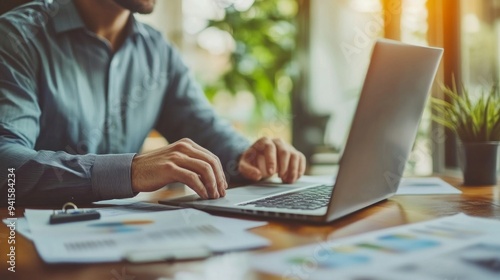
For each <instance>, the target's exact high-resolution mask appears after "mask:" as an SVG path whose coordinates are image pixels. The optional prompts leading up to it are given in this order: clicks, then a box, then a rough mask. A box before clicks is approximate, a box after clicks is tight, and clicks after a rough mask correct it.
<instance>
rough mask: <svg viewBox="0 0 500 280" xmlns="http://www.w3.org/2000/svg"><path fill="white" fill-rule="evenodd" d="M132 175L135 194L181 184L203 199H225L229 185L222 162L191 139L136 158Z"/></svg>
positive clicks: (133, 162)
mask: <svg viewBox="0 0 500 280" xmlns="http://www.w3.org/2000/svg"><path fill="white" fill-rule="evenodd" d="M131 172H132V189H133V191H134V192H147V191H155V190H157V189H159V188H161V187H163V186H165V185H166V184H169V183H173V182H180V183H183V184H186V185H187V186H188V187H190V188H191V189H193V190H194V191H195V192H196V193H197V194H198V195H199V196H200V197H202V198H204V199H207V198H219V197H222V196H225V195H226V191H225V190H226V189H227V181H226V177H225V176H224V172H223V169H222V166H221V163H220V161H219V158H218V157H217V156H215V155H214V154H212V153H211V152H210V151H208V150H207V149H205V148H203V147H201V146H199V145H198V144H196V143H195V142H193V141H192V140H190V139H182V140H179V141H177V142H175V143H173V144H170V145H168V146H166V147H165V148H161V149H158V150H155V151H152V152H150V153H146V154H142V155H137V156H136V157H134V159H133V161H132V171H131Z"/></svg>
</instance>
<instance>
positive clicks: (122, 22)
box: [75, 0, 130, 51]
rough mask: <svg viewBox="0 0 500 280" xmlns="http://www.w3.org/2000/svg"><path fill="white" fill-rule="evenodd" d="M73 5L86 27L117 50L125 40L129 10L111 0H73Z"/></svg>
mask: <svg viewBox="0 0 500 280" xmlns="http://www.w3.org/2000/svg"><path fill="white" fill-rule="evenodd" d="M75 5H76V8H77V9H78V12H79V13H80V16H81V17H82V20H83V21H84V23H85V25H86V26H87V28H88V29H89V30H90V31H92V32H94V33H95V34H96V35H97V36H99V37H100V38H103V39H106V40H107V41H109V43H110V45H111V48H112V49H113V51H116V50H118V49H119V48H120V46H121V45H122V43H123V41H124V40H125V36H126V32H127V31H126V26H127V21H128V19H129V17H130V11H129V10H127V9H125V8H123V7H121V6H119V5H118V4H116V3H115V2H114V1H113V0H75Z"/></svg>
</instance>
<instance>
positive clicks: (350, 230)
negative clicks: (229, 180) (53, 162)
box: [0, 178, 500, 280]
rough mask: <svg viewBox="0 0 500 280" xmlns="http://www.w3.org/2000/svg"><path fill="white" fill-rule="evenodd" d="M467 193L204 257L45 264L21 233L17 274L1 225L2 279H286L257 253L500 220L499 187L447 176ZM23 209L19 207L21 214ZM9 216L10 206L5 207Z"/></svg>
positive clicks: (409, 200)
mask: <svg viewBox="0 0 500 280" xmlns="http://www.w3.org/2000/svg"><path fill="white" fill-rule="evenodd" d="M444 179H445V180H447V181H448V182H450V183H451V184H452V185H455V186H457V187H458V188H460V189H461V190H462V191H463V194H461V195H427V196H395V197H393V198H391V199H389V200H387V201H383V202H381V203H378V204H376V205H374V206H372V207H369V208H367V209H364V210H362V211H359V212H357V213H354V214H351V215H349V216H347V217H345V218H343V219H340V220H338V221H335V222H333V223H331V224H329V225H325V226H315V225H305V224H301V223H290V222H277V221H270V222H269V224H268V225H266V226H263V227H259V228H255V229H253V230H252V232H253V233H256V234H259V235H261V236H264V237H266V238H268V239H269V240H271V242H272V245H271V246H270V247H268V248H264V249H261V250H255V251H246V252H241V253H230V254H224V255H219V256H215V257H211V258H209V259H206V260H200V261H186V262H176V263H152V264H141V265H136V264H129V263H126V262H123V263H110V264H91V265H47V264H44V263H43V262H42V260H41V259H40V257H39V256H38V254H37V253H36V251H35V248H34V246H33V245H32V243H31V241H29V240H26V239H25V238H23V237H22V236H21V235H19V234H17V235H16V273H11V272H8V271H7V265H6V261H7V256H6V254H7V253H8V252H7V247H6V246H7V244H6V241H7V236H8V234H9V231H8V229H7V228H6V227H5V226H1V227H0V262H1V266H0V267H1V271H0V279H30V280H31V279H50V280H59V279H60V280H99V279H105V280H143V279H146V280H147V279H200V280H201V279H214V280H219V279H220V280H225V279H228V280H237V279H282V278H281V277H276V276H271V275H265V274H261V273H258V272H256V271H252V270H251V269H250V268H249V266H248V260H250V259H251V258H253V257H255V253H260V252H268V251H274V250H279V249H284V248H290V247H294V246H299V245H303V244H309V243H315V242H320V241H324V240H330V239H336V238H340V237H345V236H350V235H354V234H359V233H364V232H367V231H373V230H377V229H382V228H387V227H392V226H398V225H404V224H409V223H415V222H419V221H425V220H429V219H433V218H438V217H443V216H448V215H453V214H456V213H460V212H462V213H465V214H468V215H472V216H478V217H487V218H496V219H500V186H489V187H487V186H486V187H462V186H460V181H458V180H456V179H452V178H444ZM183 192H185V190H184V189H182V188H180V189H179V188H178V189H174V190H167V189H164V190H160V191H157V192H154V193H151V194H140V195H139V197H138V199H141V200H146V201H157V200H158V199H159V198H163V197H167V196H172V195H180V194H182V193H183ZM23 212H24V209H16V214H18V216H21V215H22V213H23ZM0 215H1V217H2V218H6V217H8V216H7V210H6V209H5V208H3V209H1V210H0Z"/></svg>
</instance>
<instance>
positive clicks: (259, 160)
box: [257, 155, 269, 177]
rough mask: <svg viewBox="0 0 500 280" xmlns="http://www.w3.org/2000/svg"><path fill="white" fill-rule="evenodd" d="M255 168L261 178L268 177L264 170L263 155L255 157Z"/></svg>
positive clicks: (264, 161) (264, 159) (264, 160)
mask: <svg viewBox="0 0 500 280" xmlns="http://www.w3.org/2000/svg"><path fill="white" fill-rule="evenodd" d="M257 168H259V171H260V173H261V174H262V176H264V177H267V176H269V174H268V173H267V169H266V158H265V157H264V156H263V155H258V156H257Z"/></svg>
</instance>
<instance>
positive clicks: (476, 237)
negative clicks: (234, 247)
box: [253, 214, 500, 280]
mask: <svg viewBox="0 0 500 280" xmlns="http://www.w3.org/2000/svg"><path fill="white" fill-rule="evenodd" d="M499 236H500V221H497V220H489V219H484V218H474V217H469V216H466V215H464V214H458V215H455V216H451V217H446V218H441V219H436V220H432V221H429V222H423V223H418V224H412V225H406V226H400V227H394V228H390V229H385V230H380V231H375V232H370V233H366V234H362V235H358V236H355V237H350V238H345V239H339V240H331V241H324V242H318V243H317V244H312V245H308V246H303V247H298V248H293V249H288V250H283V251H278V252H274V253H268V254H261V255H258V256H257V257H255V258H254V263H253V266H254V267H255V268H256V269H258V270H261V271H264V272H267V273H271V274H276V275H280V276H281V277H282V278H287V279H288V278H290V279H334V278H335V279H352V280H354V279H370V280H379V279H380V280H382V279H384V280H392V279H394V280H396V279H409V280H421V279H428V280H442V279H482V280H498V279H500V239H499V238H498V237H499Z"/></svg>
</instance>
